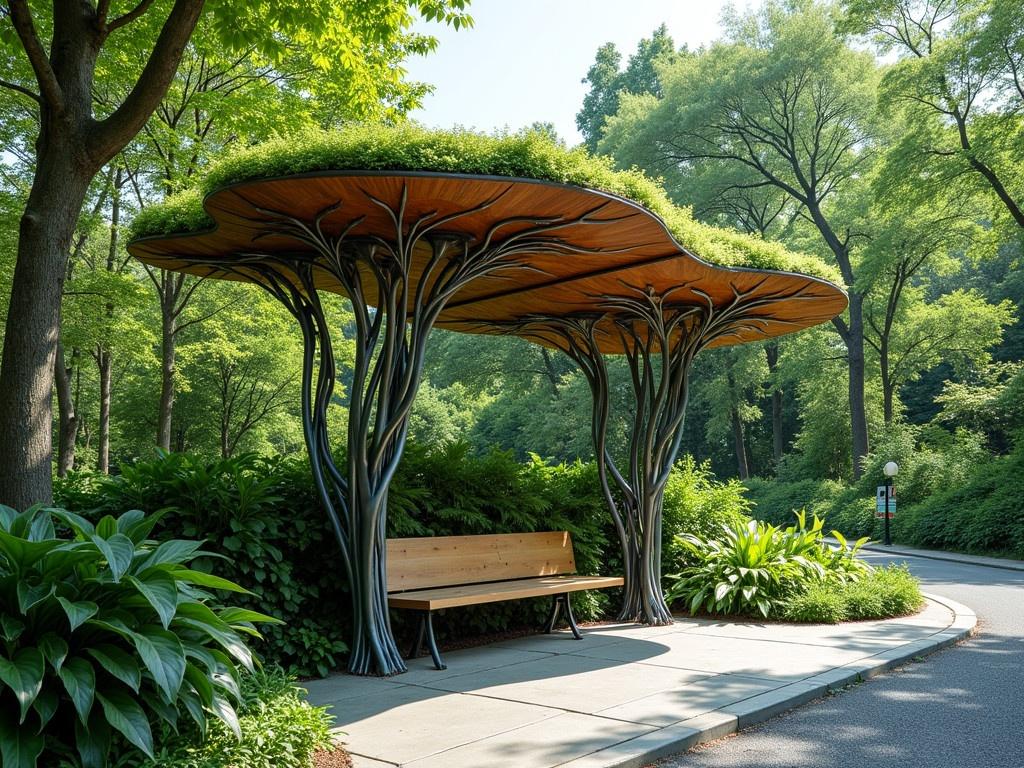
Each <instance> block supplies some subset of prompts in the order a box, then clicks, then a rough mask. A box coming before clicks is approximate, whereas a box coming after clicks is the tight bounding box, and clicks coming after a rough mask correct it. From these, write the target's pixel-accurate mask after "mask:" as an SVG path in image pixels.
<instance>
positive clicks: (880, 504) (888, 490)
mask: <svg viewBox="0 0 1024 768" xmlns="http://www.w3.org/2000/svg"><path fill="white" fill-rule="evenodd" d="M888 482H889V483H891V482H892V481H891V480H890V481H888ZM886 515H888V516H889V518H890V519H891V518H893V517H895V516H896V486H894V485H880V486H878V490H877V491H876V493H875V517H877V518H883V517H885V516H886Z"/></svg>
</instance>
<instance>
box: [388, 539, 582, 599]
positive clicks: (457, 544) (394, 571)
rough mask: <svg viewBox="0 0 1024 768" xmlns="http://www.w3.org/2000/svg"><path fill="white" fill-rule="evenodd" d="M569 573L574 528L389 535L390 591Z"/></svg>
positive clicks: (573, 563) (572, 566)
mask: <svg viewBox="0 0 1024 768" xmlns="http://www.w3.org/2000/svg"><path fill="white" fill-rule="evenodd" d="M569 573H576V559H575V557H574V555H573V551H572V538H571V537H570V536H569V532H568V531H544V532H541V533H498V534H494V535H489V536H426V537H423V538H414V539H388V574H387V575H388V592H402V591H405V590H407V589H426V588H428V587H452V586H456V585H459V584H477V583H480V582H486V581H503V580H505V579H524V578H528V577H530V576H554V575H556V574H569Z"/></svg>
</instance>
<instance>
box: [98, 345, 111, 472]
mask: <svg viewBox="0 0 1024 768" xmlns="http://www.w3.org/2000/svg"><path fill="white" fill-rule="evenodd" d="M96 366H97V367H98V368H99V373H100V434H99V446H98V448H99V457H98V458H97V460H96V469H98V470H99V471H100V472H102V473H103V474H104V475H106V474H108V473H109V472H110V382H111V368H112V366H111V360H110V351H109V350H106V349H103V348H99V349H97V350H96Z"/></svg>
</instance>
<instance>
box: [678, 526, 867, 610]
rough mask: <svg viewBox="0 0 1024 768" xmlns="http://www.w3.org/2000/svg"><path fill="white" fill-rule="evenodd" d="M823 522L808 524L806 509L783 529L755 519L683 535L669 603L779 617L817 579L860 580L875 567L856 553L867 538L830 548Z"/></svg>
mask: <svg viewBox="0 0 1024 768" xmlns="http://www.w3.org/2000/svg"><path fill="white" fill-rule="evenodd" d="M823 526H824V521H823V520H822V519H821V518H818V517H815V518H814V521H813V522H812V524H811V526H810V527H809V528H808V527H807V525H806V517H805V515H804V513H802V512H801V513H798V514H797V523H796V525H792V526H790V527H788V528H786V529H780V528H777V527H775V526H773V525H770V524H768V523H763V522H759V521H757V520H750V521H749V522H747V523H745V524H741V525H734V526H731V527H730V526H727V527H725V528H724V529H723V533H722V534H721V535H720V537H719V538H708V537H703V536H695V535H692V534H685V535H683V536H680V537H679V542H680V545H681V546H682V550H683V561H682V566H683V567H682V569H681V571H680V572H679V574H678V575H673V576H670V577H668V578H669V579H670V580H671V581H672V585H671V586H670V587H669V589H668V591H667V592H666V595H665V598H666V600H668V601H669V602H675V601H681V602H682V603H683V604H684V605H686V606H687V607H688V608H689V610H690V612H691V613H696V612H697V611H699V610H703V611H707V612H709V613H721V614H737V613H738V614H747V615H749V614H753V613H755V612H757V613H760V614H761V615H762V616H764V617H768V616H771V615H779V614H780V613H781V612H782V611H784V610H785V605H786V603H787V601H788V600H789V599H790V598H791V597H792V596H793V595H796V594H800V593H802V592H805V591H806V590H807V589H808V588H809V587H810V586H811V585H812V584H814V583H817V582H838V583H845V582H847V581H856V580H858V579H860V578H861V577H862V576H863V575H864V574H865V573H867V572H869V571H870V566H868V565H867V563H865V562H863V561H862V560H859V559H858V558H857V557H856V554H857V551H858V550H859V549H860V547H861V546H863V545H864V543H865V542H866V539H861V540H859V541H857V542H855V543H854V544H853V545H852V546H851V545H848V544H847V542H846V540H845V538H843V536H842V535H841V534H839V532H838V531H833V532H832V535H833V536H834V537H835V538H837V539H838V540H839V544H838V545H837V546H831V545H829V544H827V543H826V542H825V541H824V538H823V534H822V531H823Z"/></svg>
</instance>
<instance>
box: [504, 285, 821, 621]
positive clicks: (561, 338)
mask: <svg viewBox="0 0 1024 768" xmlns="http://www.w3.org/2000/svg"><path fill="white" fill-rule="evenodd" d="M687 288H688V286H686V285H680V286H677V287H676V288H673V289H672V290H670V291H668V292H665V293H662V294H658V293H656V292H655V291H654V290H652V289H650V288H646V289H639V288H635V287H631V286H626V289H625V291H624V294H623V295H621V296H604V297H600V298H601V302H600V312H598V313H595V314H591V315H587V316H567V317H543V318H528V319H526V320H524V321H523V322H522V323H521V324H519V325H518V326H517V328H516V333H518V334H519V335H523V336H529V337H532V338H534V339H535V340H538V341H540V340H546V341H548V342H551V341H552V340H557V341H556V343H557V344H558V346H559V347H560V348H561V349H562V350H563V351H564V352H565V353H566V354H567V355H569V356H570V357H571V358H572V359H573V360H574V361H575V362H576V364H577V365H578V366H579V368H580V370H581V371H582V372H583V375H584V377H585V378H586V379H587V382H588V384H589V385H590V390H591V394H592V396H593V411H592V422H591V434H592V437H593V440H594V455H595V456H596V457H597V460H598V464H597V466H598V476H599V478H600V482H601V488H602V491H603V493H604V497H605V501H606V503H607V504H608V508H609V510H610V512H611V516H612V520H613V522H614V525H615V530H616V533H617V535H618V538H619V544H620V546H621V548H622V561H623V571H624V573H623V576H624V580H625V584H624V588H623V603H622V608H621V611H620V613H619V619H620V620H623V621H637V622H640V623H645V624H668V623H671V621H672V615H671V612H670V611H669V607H668V605H667V604H666V603H665V599H664V595H663V592H662V588H661V529H662V507H663V501H664V492H665V487H666V485H667V483H668V479H669V475H670V473H671V470H672V466H673V465H674V463H675V460H676V458H677V456H678V453H679V446H680V443H681V441H682V432H683V430H682V428H683V421H684V418H685V414H686V405H687V401H688V398H689V372H690V367H691V365H692V363H693V359H694V357H695V356H696V354H697V353H698V352H699V351H700V350H701V349H703V348H704V347H706V346H707V345H709V344H711V343H712V342H714V341H717V340H720V339H723V338H725V337H727V336H729V335H731V334H736V333H738V332H739V331H740V330H751V329H753V330H761V331H763V328H764V327H765V320H764V319H762V318H759V317H757V316H756V310H757V309H758V308H761V307H764V306H766V305H767V304H770V303H773V302H775V301H779V300H781V299H782V298H786V299H799V298H800V297H801V294H802V291H796V292H789V293H787V294H785V296H783V295H781V294H771V295H765V294H761V295H757V291H758V289H759V288H760V285H758V286H755V287H754V288H752V289H749V290H747V291H738V290H736V289H733V299H732V300H731V301H730V302H728V303H726V304H725V305H724V306H716V305H715V302H714V301H713V300H712V299H711V297H710V296H708V295H707V294H705V293H703V292H702V291H700V290H698V289H694V288H690V289H689V291H690V293H691V298H690V300H689V301H688V302H686V303H681V302H675V301H673V298H672V297H673V295H676V294H678V293H679V292H681V291H683V290H684V289H687ZM694 297H695V298H694ZM773 322H779V321H777V320H773ZM602 337H603V338H602ZM602 342H603V343H604V346H605V347H606V348H607V347H609V346H611V347H614V348H616V349H617V350H618V352H617V354H624V355H625V358H626V361H627V364H628V367H629V371H630V381H631V383H632V389H633V394H634V399H635V405H634V407H633V409H632V412H631V414H630V419H629V422H630V425H631V428H630V434H629V443H628V446H627V450H626V454H625V469H626V471H625V472H624V471H622V469H620V466H619V464H618V462H617V461H616V458H615V456H614V455H613V453H612V451H611V450H610V449H609V446H608V434H607V432H608V422H609V418H610V409H611V406H610V401H609V383H608V364H607V355H608V354H610V353H608V352H606V351H602Z"/></svg>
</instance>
